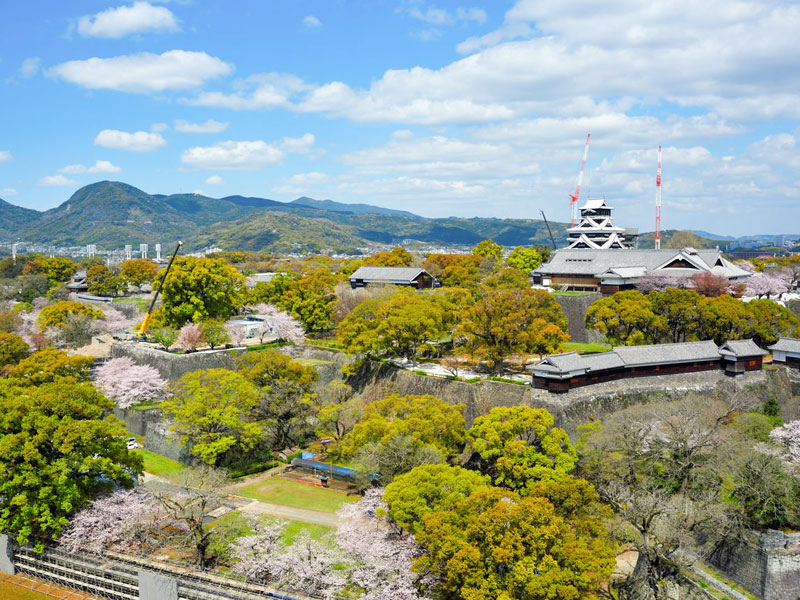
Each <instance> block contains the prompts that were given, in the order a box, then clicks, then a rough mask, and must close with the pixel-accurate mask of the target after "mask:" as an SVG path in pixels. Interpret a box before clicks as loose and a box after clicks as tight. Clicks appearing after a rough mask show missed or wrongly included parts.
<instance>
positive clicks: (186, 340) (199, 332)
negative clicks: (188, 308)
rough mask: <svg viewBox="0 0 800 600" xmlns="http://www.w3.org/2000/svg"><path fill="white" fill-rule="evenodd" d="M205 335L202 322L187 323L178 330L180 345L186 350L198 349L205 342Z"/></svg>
mask: <svg viewBox="0 0 800 600" xmlns="http://www.w3.org/2000/svg"><path fill="white" fill-rule="evenodd" d="M204 336H205V332H204V331H203V326H202V325H200V323H187V324H186V325H184V326H183V327H181V330H180V331H179V332H178V346H179V347H181V348H183V349H184V350H190V351H191V350H197V349H198V348H199V347H200V345H201V344H202V343H203V337H204Z"/></svg>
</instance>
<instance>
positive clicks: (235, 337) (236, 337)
mask: <svg viewBox="0 0 800 600" xmlns="http://www.w3.org/2000/svg"><path fill="white" fill-rule="evenodd" d="M225 329H226V331H227V332H228V335H229V336H230V338H231V343H232V344H233V345H234V346H241V345H242V344H243V343H244V340H245V338H246V337H247V331H246V330H245V328H244V327H243V326H242V325H236V324H234V323H226V324H225Z"/></svg>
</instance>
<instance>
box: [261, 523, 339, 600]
mask: <svg viewBox="0 0 800 600" xmlns="http://www.w3.org/2000/svg"><path fill="white" fill-rule="evenodd" d="M343 558H344V557H343V556H342V554H341V552H340V551H339V549H338V548H336V547H332V546H330V545H328V544H325V543H322V542H319V541H317V540H315V539H313V538H312V537H311V536H310V535H309V534H308V532H305V531H303V532H301V533H300V534H299V535H298V536H297V538H295V541H294V543H293V544H292V545H291V546H289V547H288V548H287V549H286V550H285V551H284V552H283V553H281V554H278V555H277V556H275V557H274V559H273V563H272V567H271V569H272V573H273V575H274V577H275V580H276V583H277V586H278V587H281V588H286V589H291V590H295V591H298V592H301V593H303V594H308V595H310V596H321V597H322V598H331V599H333V598H336V597H338V593H339V592H340V591H341V590H342V588H344V586H345V584H346V583H347V572H346V571H345V570H344V569H341V568H337V567H338V566H339V565H340V563H341V562H342V560H343Z"/></svg>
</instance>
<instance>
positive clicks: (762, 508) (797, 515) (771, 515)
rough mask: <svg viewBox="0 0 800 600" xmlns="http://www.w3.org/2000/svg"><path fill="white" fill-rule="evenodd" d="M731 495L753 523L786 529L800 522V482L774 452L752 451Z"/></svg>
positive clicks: (735, 480) (741, 469)
mask: <svg viewBox="0 0 800 600" xmlns="http://www.w3.org/2000/svg"><path fill="white" fill-rule="evenodd" d="M731 498H732V499H733V500H734V501H735V502H736V503H737V504H738V505H739V506H740V507H741V508H742V511H743V514H744V515H746V518H747V521H748V524H749V525H750V526H752V527H757V528H759V529H762V528H770V529H783V528H785V527H797V526H798V525H800V508H799V507H800V482H798V481H797V480H796V479H795V478H794V477H792V476H791V475H789V474H788V473H787V472H786V471H785V470H784V468H783V465H782V464H781V461H780V460H779V459H778V458H776V457H774V456H770V455H768V454H761V453H760V452H751V453H750V457H748V460H746V461H744V462H743V463H742V465H741V467H740V469H739V470H738V472H737V473H736V475H735V476H734V479H733V490H732V491H731Z"/></svg>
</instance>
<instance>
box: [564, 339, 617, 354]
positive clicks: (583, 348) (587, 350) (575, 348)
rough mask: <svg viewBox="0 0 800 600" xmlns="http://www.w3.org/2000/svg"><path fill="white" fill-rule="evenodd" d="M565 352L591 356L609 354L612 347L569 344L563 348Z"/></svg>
mask: <svg viewBox="0 0 800 600" xmlns="http://www.w3.org/2000/svg"><path fill="white" fill-rule="evenodd" d="M562 349H563V352H577V353H578V354H591V353H592V352H608V351H609V350H611V346H609V345H608V344H600V343H596V342H593V343H589V344H584V343H581V342H567V343H566V344H564V346H563V347H562Z"/></svg>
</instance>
